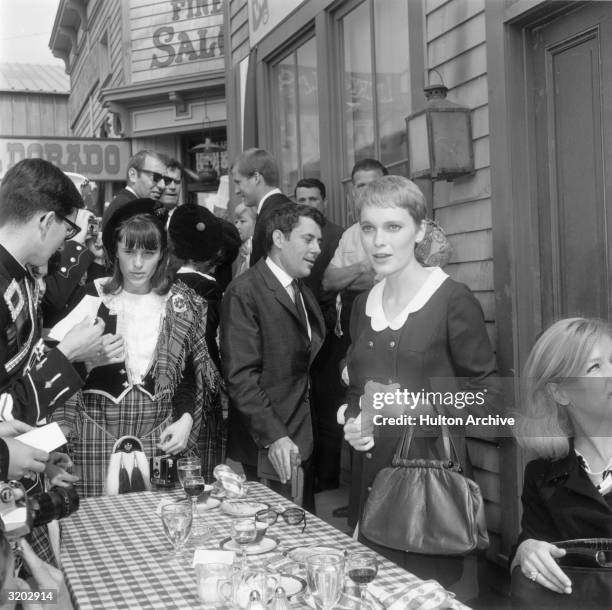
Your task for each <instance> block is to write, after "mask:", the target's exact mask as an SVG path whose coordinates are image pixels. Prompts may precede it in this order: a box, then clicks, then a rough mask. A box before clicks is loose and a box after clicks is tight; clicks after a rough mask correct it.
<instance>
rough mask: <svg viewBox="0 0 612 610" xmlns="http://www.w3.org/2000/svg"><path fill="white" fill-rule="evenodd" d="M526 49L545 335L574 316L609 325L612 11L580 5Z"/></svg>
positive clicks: (532, 36)
mask: <svg viewBox="0 0 612 610" xmlns="http://www.w3.org/2000/svg"><path fill="white" fill-rule="evenodd" d="M526 42H527V47H528V53H527V60H528V61H527V68H528V71H527V75H528V76H527V78H528V81H529V80H531V81H532V85H533V86H532V88H531V91H532V96H533V97H532V99H531V107H532V110H533V119H534V120H533V121H532V122H531V125H533V130H534V137H535V145H536V161H535V167H532V168H531V170H533V171H534V172H535V173H536V175H535V181H534V183H535V184H536V185H537V186H536V188H537V198H536V200H537V207H538V214H537V217H538V223H539V230H538V235H539V252H540V260H539V265H540V287H541V304H542V325H543V327H544V328H545V327H546V326H548V325H549V324H550V323H551V322H552V321H553V320H555V319H557V318H559V317H564V316H569V315H584V316H599V317H602V318H608V317H609V315H610V313H611V294H610V288H611V283H610V253H611V250H612V248H611V247H610V244H609V235H608V232H609V231H610V229H611V228H612V224H611V222H610V221H611V220H612V217H611V214H612V211H611V210H612V206H611V205H609V204H608V198H610V197H612V188H611V187H612V149H611V146H612V133H611V130H612V2H589V3H585V4H581V6H580V7H579V8H577V9H574V10H572V11H571V12H569V13H566V14H564V15H562V16H561V17H558V18H556V19H554V20H553V21H552V22H548V23H546V24H544V25H541V26H539V27H537V28H533V29H532V30H530V31H529V32H528V37H527V41H526ZM528 84H529V83H528ZM535 264H537V263H535Z"/></svg>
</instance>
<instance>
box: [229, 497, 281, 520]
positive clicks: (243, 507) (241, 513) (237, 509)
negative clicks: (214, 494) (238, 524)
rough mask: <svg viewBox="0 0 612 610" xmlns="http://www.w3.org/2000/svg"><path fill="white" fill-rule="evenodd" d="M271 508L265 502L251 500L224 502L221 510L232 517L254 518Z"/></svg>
mask: <svg viewBox="0 0 612 610" xmlns="http://www.w3.org/2000/svg"><path fill="white" fill-rule="evenodd" d="M266 508H270V507H269V505H268V504H265V503H264V502H250V501H249V500H224V501H223V502H222V503H221V510H222V511H223V512H224V513H225V514H226V515H230V516H232V517H253V516H254V515H255V513H258V512H259V511H260V510H265V509H266Z"/></svg>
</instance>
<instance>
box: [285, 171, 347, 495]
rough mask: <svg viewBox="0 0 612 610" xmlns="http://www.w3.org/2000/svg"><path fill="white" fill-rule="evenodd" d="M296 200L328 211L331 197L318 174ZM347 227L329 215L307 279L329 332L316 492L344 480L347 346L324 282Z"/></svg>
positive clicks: (319, 380) (315, 372)
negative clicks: (339, 417)
mask: <svg viewBox="0 0 612 610" xmlns="http://www.w3.org/2000/svg"><path fill="white" fill-rule="evenodd" d="M295 200H296V202H297V203H298V204H303V205H309V206H311V207H313V208H316V209H317V210H319V211H320V212H321V213H322V214H325V212H326V209H327V198H326V190H325V185H324V184H323V183H322V182H321V181H320V180H317V179H316V178H302V179H301V180H299V181H298V183H297V184H296V185H295ZM343 232H344V229H343V228H342V227H341V226H339V225H337V224H334V223H333V222H330V221H329V220H327V219H326V222H325V226H324V227H323V232H322V236H323V239H322V242H321V254H320V255H319V257H318V258H317V262H316V263H315V265H314V267H313V269H312V273H311V274H310V275H309V276H308V277H307V278H306V279H305V280H304V284H306V285H307V286H308V288H310V289H311V290H312V292H313V294H314V295H315V298H316V299H317V301H318V303H319V306H320V307H321V311H322V312H323V317H324V318H325V326H326V328H327V335H326V337H325V341H324V342H323V346H322V347H321V349H320V351H319V353H318V354H317V357H316V359H315V361H314V363H313V365H312V369H311V379H312V410H313V415H314V418H315V426H314V428H315V454H314V456H313V461H314V463H313V468H314V477H315V492H316V491H323V490H325V489H335V488H337V487H338V486H339V484H340V450H341V447H342V429H341V428H340V426H338V422H337V421H336V411H337V410H338V407H339V406H340V405H341V404H342V403H343V402H345V400H344V395H345V393H346V391H345V387H344V385H343V384H342V382H341V380H340V370H339V365H340V360H341V359H342V358H343V357H344V353H345V351H346V349H345V348H344V347H343V343H342V340H341V339H340V338H338V337H337V336H336V335H335V334H334V327H335V324H336V295H337V292H335V291H333V290H329V291H326V290H323V287H322V286H321V282H322V280H323V274H324V272H325V269H327V265H329V262H330V261H331V259H332V257H333V255H334V252H335V251H336V248H337V247H338V242H339V241H340V238H341V237H342V233H343Z"/></svg>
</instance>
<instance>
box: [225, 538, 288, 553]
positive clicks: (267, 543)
mask: <svg viewBox="0 0 612 610" xmlns="http://www.w3.org/2000/svg"><path fill="white" fill-rule="evenodd" d="M277 546H278V538H273V537H272V536H266V537H264V538H263V539H262V540H261V542H254V543H251V544H247V545H245V551H246V554H247V555H261V554H263V553H269V552H270V551H273V550H274V549H275V548H276V547H277ZM219 547H220V548H222V549H223V550H224V551H236V552H240V546H239V545H238V544H236V543H235V542H234V541H233V540H232V539H231V538H225V539H224V540H221V542H220V543H219Z"/></svg>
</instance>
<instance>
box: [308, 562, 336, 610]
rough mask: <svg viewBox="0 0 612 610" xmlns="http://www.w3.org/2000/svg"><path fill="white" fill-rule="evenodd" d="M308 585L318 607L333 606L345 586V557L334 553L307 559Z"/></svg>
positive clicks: (327, 607) (324, 609) (326, 607)
mask: <svg viewBox="0 0 612 610" xmlns="http://www.w3.org/2000/svg"><path fill="white" fill-rule="evenodd" d="M306 575H307V578H308V587H309V588H310V594H311V595H312V597H313V599H314V600H315V603H316V604H317V607H321V608H323V610H329V609H330V608H333V607H334V606H335V605H336V604H337V603H338V600H339V599H340V596H341V595H342V589H343V588H344V557H342V556H341V555H335V554H332V553H327V554H321V555H312V556H311V557H308V558H307V559H306Z"/></svg>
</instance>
